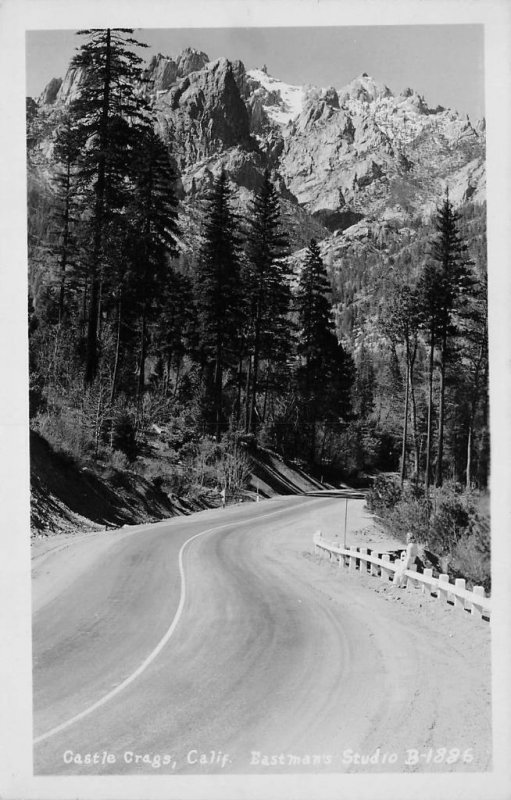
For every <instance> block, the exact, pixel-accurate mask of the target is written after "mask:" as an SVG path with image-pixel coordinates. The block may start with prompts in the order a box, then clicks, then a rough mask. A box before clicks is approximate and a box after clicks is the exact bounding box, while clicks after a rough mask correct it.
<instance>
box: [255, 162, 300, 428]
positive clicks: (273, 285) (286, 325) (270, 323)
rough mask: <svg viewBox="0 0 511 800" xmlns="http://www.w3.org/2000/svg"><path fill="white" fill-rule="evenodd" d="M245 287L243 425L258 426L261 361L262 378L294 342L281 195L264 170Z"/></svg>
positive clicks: (282, 363)
mask: <svg viewBox="0 0 511 800" xmlns="http://www.w3.org/2000/svg"><path fill="white" fill-rule="evenodd" d="M250 212H251V213H250V217H249V227H248V232H247V248H246V252H247V262H246V269H245V272H244V290H245V293H246V295H247V298H248V303H247V310H248V322H249V326H248V344H249V358H250V359H251V368H250V369H249V376H250V385H249V387H248V398H247V400H248V409H249V411H248V415H247V417H248V418H247V429H248V430H249V431H251V432H253V431H254V430H255V427H256V398H257V394H258V392H259V389H260V365H261V362H263V361H265V362H266V365H267V367H266V377H265V384H266V385H268V383H269V380H270V373H272V372H273V373H278V371H279V368H280V369H282V368H283V367H285V365H286V364H287V362H288V359H289V354H290V350H291V344H292V336H291V330H290V328H291V324H290V320H289V310H290V303H291V288H290V270H289V267H288V265H287V263H286V261H285V260H284V258H285V256H286V255H287V253H288V243H287V237H286V235H285V232H284V231H283V229H282V225H281V218H280V208H279V201H278V197H277V192H276V190H275V187H274V186H273V184H272V183H271V181H270V176H269V172H268V170H266V171H265V173H264V177H263V183H262V186H261V188H260V190H259V191H258V193H257V194H256V196H255V198H254V201H253V203H252V205H251V208H250Z"/></svg>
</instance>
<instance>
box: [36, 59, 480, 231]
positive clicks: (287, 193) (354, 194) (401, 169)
mask: <svg viewBox="0 0 511 800" xmlns="http://www.w3.org/2000/svg"><path fill="white" fill-rule="evenodd" d="M80 82H81V73H80V70H73V69H70V70H68V73H67V74H66V76H65V77H64V80H63V81H61V82H60V81H59V80H57V79H54V80H53V81H51V82H50V84H49V85H48V86H47V87H46V89H45V90H44V92H43V93H42V95H41V97H40V98H39V101H38V108H39V114H40V116H41V119H45V120H46V125H45V128H44V129H45V131H48V130H49V129H51V124H48V123H51V117H52V114H54V113H57V111H58V109H59V108H62V106H63V105H64V104H66V103H68V102H69V101H70V100H71V99H72V98H73V97H75V96H76V95H77V94H78V92H79V88H80ZM141 90H142V91H145V92H146V93H147V96H148V97H149V99H150V100H151V102H152V103H153V106H154V110H155V113H156V119H157V128H158V130H159V132H160V133H161V135H162V137H163V138H164V140H165V141H167V142H168V143H169V147H170V148H171V151H172V154H173V158H174V162H175V165H176V171H177V173H178V177H179V192H180V195H181V199H182V201H183V206H182V208H183V213H184V214H185V215H186V214H187V213H192V214H193V211H190V210H191V209H193V204H194V198H197V197H199V196H200V195H201V194H202V193H203V192H204V190H205V189H206V188H207V187H208V186H209V184H210V183H211V180H212V176H213V175H214V174H215V173H216V172H217V171H218V170H219V169H220V167H223V168H224V169H225V170H226V171H227V173H228V174H229V177H230V178H231V180H232V181H233V182H234V184H235V186H236V187H237V195H238V202H239V204H240V207H246V204H247V203H248V201H249V200H250V198H251V196H252V195H253V192H254V190H256V189H257V187H258V185H259V182H260V180H261V175H262V173H263V171H264V169H265V168H266V167H268V168H269V169H270V170H271V173H272V177H273V179H274V180H275V182H276V184H277V186H278V188H279V192H280V194H281V197H282V199H283V203H284V205H285V208H286V215H287V218H288V226H289V227H290V230H291V232H292V241H293V242H294V244H295V245H296V246H299V245H300V244H303V242H304V237H306V236H307V235H309V234H311V235H314V236H316V237H317V238H319V239H325V240H326V239H327V238H328V237H329V236H331V235H332V234H334V235H337V236H338V235H339V232H342V231H344V230H346V231H349V230H350V229H351V227H352V226H357V225H360V224H361V222H362V221H364V224H366V225H369V226H371V225H373V224H375V221H376V220H379V221H380V222H381V221H382V220H384V221H386V222H390V221H394V223H395V224H396V225H398V227H399V226H401V227H403V226H406V225H407V224H408V221H409V220H410V219H412V218H414V217H417V216H428V215H430V214H431V212H432V211H433V210H434V208H435V207H436V205H437V203H438V201H439V199H440V198H441V196H442V193H443V191H444V189H445V187H446V186H448V187H449V191H450V194H451V197H452V199H453V201H454V202H455V203H456V204H463V203H466V202H468V201H470V202H473V203H474V202H475V203H480V202H483V201H484V197H485V168H484V158H485V125H484V121H481V122H478V123H476V124H474V125H473V124H472V123H471V121H470V120H469V119H468V118H463V117H461V116H460V115H459V114H457V112H456V111H454V110H452V109H444V108H442V107H440V106H438V107H436V108H430V107H429V106H428V104H427V102H426V100H425V99H424V98H423V97H421V96H420V95H419V94H417V93H416V92H415V91H414V90H413V89H411V88H406V89H405V90H404V91H403V92H401V94H398V95H394V94H393V93H392V91H391V90H390V89H389V88H388V87H387V86H385V85H384V84H381V83H378V82H377V81H376V80H374V79H373V78H371V77H370V76H369V75H367V74H366V73H363V74H362V75H360V76H359V77H357V78H355V79H354V80H353V81H352V82H351V83H350V84H348V85H347V86H345V87H342V88H337V89H336V88H334V87H328V88H325V89H320V88H316V87H311V86H292V85H289V84H286V83H284V82H282V81H279V80H278V79H276V78H274V77H272V76H270V75H269V74H268V71H267V69H266V68H262V69H251V70H248V71H247V70H246V69H245V66H244V65H243V64H242V63H241V62H240V61H235V62H231V61H228V60H227V59H225V58H220V59H217V60H216V61H213V62H210V61H209V59H208V56H207V55H206V54H205V53H203V52H199V51H198V50H194V49H191V48H187V49H186V50H184V51H183V52H182V53H181V54H180V55H179V56H177V57H170V56H163V55H161V54H159V55H157V56H154V57H153V58H152V60H151V61H150V63H149V65H148V67H147V69H146V73H145V84H144V87H142V88H141ZM40 149H41V152H42V153H43V155H44V154H46V155H45V157H46V158H51V146H48V142H46V144H44V143H42V142H40ZM36 161H37V159H36ZM394 223H393V224H394ZM183 229H184V230H186V231H189V232H190V237H191V238H192V239H193V237H194V230H195V228H194V224H193V222H192V223H190V224H188V222H187V221H186V220H185V224H184V225H183ZM312 231H313V233H311V232H312ZM190 243H191V240H189V241H188V244H190ZM186 244H187V237H186V236H185V239H184V246H186Z"/></svg>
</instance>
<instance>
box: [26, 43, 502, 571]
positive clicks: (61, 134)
mask: <svg viewBox="0 0 511 800" xmlns="http://www.w3.org/2000/svg"><path fill="white" fill-rule="evenodd" d="M138 46H139V44H138V43H137V42H136V41H135V40H134V39H133V38H132V31H130V30H113V29H112V30H111V29H107V30H93V31H85V32H81V34H80V46H79V48H78V50H77V53H76V55H75V57H74V62H73V63H74V66H75V67H76V68H80V69H81V70H82V73H83V80H82V84H81V91H80V93H79V95H78V96H77V97H75V98H73V99H72V100H71V102H69V103H67V104H66V105H65V106H63V107H61V108H60V109H59V111H58V116H57V117H56V116H55V115H54V116H53V117H52V120H51V125H48V122H47V120H45V119H44V117H41V116H40V115H39V114H38V111H37V105H36V104H35V103H34V101H31V100H28V101H27V154H28V155H27V157H28V174H29V180H28V259H29V310H28V323H29V344H30V416H31V426H32V427H33V429H34V430H35V431H37V432H38V433H39V434H40V435H41V436H43V437H44V438H45V439H46V440H47V441H48V442H49V443H50V444H51V446H52V447H53V448H54V449H56V450H59V451H63V452H66V453H68V454H69V455H70V456H71V457H72V458H73V459H75V461H76V462H77V463H79V464H84V465H85V464H86V465H89V466H91V465H92V466H94V465H102V466H103V467H104V466H105V465H110V466H112V467H113V468H116V469H131V470H135V471H136V470H140V471H141V473H142V474H144V475H145V476H146V477H150V478H151V479H154V480H155V481H158V482H159V484H160V485H162V486H163V487H164V488H165V489H166V490H168V491H172V492H176V493H181V494H183V495H186V494H187V493H191V494H193V493H199V494H200V492H201V491H207V490H209V489H211V488H212V487H214V486H218V485H223V486H226V487H227V489H228V490H229V491H232V492H236V491H239V490H241V489H242V488H243V486H244V485H245V484H246V482H247V480H248V476H249V474H250V458H251V454H253V453H254V452H256V451H257V449H258V448H269V449H271V450H273V451H275V452H276V453H278V454H279V455H281V456H282V457H284V458H286V459H287V460H290V461H294V462H296V463H298V464H300V465H301V466H304V467H306V468H307V469H309V470H310V471H311V472H312V473H313V474H315V475H316V476H317V477H320V478H322V479H323V478H324V479H325V480H328V481H330V482H331V483H334V484H335V483H336V482H338V481H340V480H344V481H347V482H350V483H352V484H355V485H365V486H369V485H372V489H371V491H370V497H369V502H370V503H371V504H372V508H373V509H374V510H376V511H377V512H378V513H379V514H380V515H381V516H382V517H384V518H388V519H389V520H391V522H392V525H393V526H394V527H395V529H396V530H397V531H398V532H399V533H404V532H405V530H406V529H408V528H409V527H411V526H413V527H414V529H416V530H417V533H418V535H419V536H420V537H421V538H422V540H424V541H427V542H428V543H429V545H430V547H434V548H435V552H438V553H439V554H441V555H442V554H450V556H453V554H454V555H455V556H456V558H457V562H456V563H457V564H458V566H459V569H462V568H463V569H464V573H465V574H468V573H470V574H471V575H473V576H474V579H475V578H477V579H478V580H483V581H486V583H487V582H488V580H489V566H488V564H489V534H488V530H487V525H485V524H484V522H483V521H482V520H483V518H484V516H485V514H484V511H482V507H483V505H484V502H483V501H482V500H481V498H484V497H485V496H486V495H485V491H486V489H487V486H488V478H489V432H488V417H489V409H488V343H487V294H486V239H485V213H486V209H485V207H482V206H475V205H474V206H471V205H466V206H464V207H462V208H460V209H455V208H454V206H453V204H452V202H451V200H450V198H449V194H448V193H446V194H445V195H443V196H441V197H439V198H438V208H437V212H436V213H435V214H434V215H433V217H432V218H431V219H427V220H425V219H422V218H416V219H413V220H411V221H410V224H409V226H408V228H407V232H406V234H402V233H401V234H400V235H399V236H395V237H393V238H392V237H382V238H381V240H378V239H376V238H375V239H373V240H372V241H371V243H370V244H371V247H367V248H365V249H362V250H360V249H359V250H355V249H353V251H352V252H351V251H350V249H349V247H348V248H347V249H346V251H345V253H344V255H343V257H342V259H340V260H339V259H337V260H335V259H331V258H329V257H328V253H327V252H325V253H323V254H322V247H321V242H318V241H316V240H315V239H311V240H310V242H309V244H308V246H307V247H306V248H305V249H304V250H303V251H301V252H300V253H299V254H297V253H296V252H293V250H292V241H291V240H290V236H289V229H288V228H289V226H288V225H287V223H286V221H285V219H284V215H283V213H282V209H281V203H280V199H279V192H278V190H277V183H276V181H275V176H274V175H273V174H272V171H271V170H270V169H267V170H266V171H265V172H264V174H263V175H262V176H261V181H260V186H259V188H258V190H257V191H256V192H255V194H254V197H253V199H252V200H251V201H250V204H249V207H248V208H247V209H246V210H245V211H243V210H240V207H239V204H237V203H236V201H235V187H234V186H233V185H232V183H231V181H230V179H229V175H228V174H227V173H226V172H225V171H224V170H222V169H221V170H219V171H218V173H217V174H216V175H215V176H214V180H213V181H212V185H211V187H210V188H209V190H208V191H207V192H205V193H204V195H203V196H202V197H200V199H199V201H198V202H197V203H196V208H195V209H194V213H195V215H196V221H198V227H199V230H200V236H199V237H198V238H197V240H196V241H195V242H194V243H193V246H192V247H190V248H188V249H187V250H186V252H185V251H184V248H183V236H182V229H181V221H180V201H179V193H178V192H177V190H176V181H177V178H178V176H177V175H176V169H175V162H174V161H173V158H172V149H171V147H169V145H168V143H166V142H163V141H162V140H161V138H160V137H159V136H158V134H157V133H156V132H155V120H154V116H153V112H152V110H151V103H150V101H149V98H148V95H147V93H146V92H145V91H144V74H143V68H142V60H141V58H140V56H139V55H137V54H136V52H135V48H136V47H138ZM49 128H50V129H49ZM45 139H47V140H50V139H51V148H52V151H51V163H52V165H53V168H52V170H51V172H50V173H49V174H47V175H46V176H45V179H44V180H42V179H41V177H40V175H39V172H38V169H39V167H40V165H39V164H38V146H40V143H41V142H42V141H43V140H45ZM155 431H158V432H159V435H160V437H161V440H162V441H163V442H164V449H165V457H164V459H163V460H162V459H160V460H158V459H154V458H153V459H151V458H148V453H149V450H150V441H151V438H152V437H153V436H154V432H155ZM383 473H384V474H383ZM389 474H390V476H389ZM375 476H379V477H377V478H376V481H374V482H373V479H374V477H375ZM453 557H454V556H453ZM455 560H456V559H455ZM478 570H479V572H478Z"/></svg>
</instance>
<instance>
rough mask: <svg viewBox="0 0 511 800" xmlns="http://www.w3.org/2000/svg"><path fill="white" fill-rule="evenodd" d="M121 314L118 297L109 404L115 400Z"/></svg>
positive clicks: (120, 301) (120, 304) (120, 302)
mask: <svg viewBox="0 0 511 800" xmlns="http://www.w3.org/2000/svg"><path fill="white" fill-rule="evenodd" d="M121 314H122V300H121V298H119V300H118V302H117V326H116V327H117V330H116V335H115V360H114V372H113V375H112V389H111V391H110V405H113V402H114V400H115V392H116V390H117V376H118V373H119V354H120V350H121Z"/></svg>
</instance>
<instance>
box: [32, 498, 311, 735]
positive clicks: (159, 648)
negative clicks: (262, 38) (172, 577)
mask: <svg viewBox="0 0 511 800" xmlns="http://www.w3.org/2000/svg"><path fill="white" fill-rule="evenodd" d="M314 499H317V498H314ZM309 502H313V501H312V500H309V501H308V502H306V503H303V504H302V505H301V506H300V508H303V506H305V505H308V504H309ZM289 510H290V509H289V508H288V507H286V508H280V509H278V511H271V512H270V513H269V514H262V515H261V516H257V517H254V518H253V519H248V520H245V521H242V522H237V521H236V522H228V523H226V524H225V525H219V526H218V527H214V528H208V529H207V530H205V531H201V533H196V534H195V535H194V536H191V537H190V538H189V539H187V540H186V541H185V542H183V544H182V545H181V549H180V550H179V556H178V564H179V575H180V578H181V594H180V598H179V605H178V607H177V611H176V613H175V615H174V619H173V620H172V623H171V625H170V627H169V628H168V630H167V631H166V633H165V634H164V635H163V637H162V638H161V639H160V641H159V642H158V644H157V645H156V647H155V648H154V650H153V651H152V652H151V653H150V654H149V655H148V656H147V658H146V659H145V661H143V662H142V664H140V666H139V667H138V668H137V669H136V670H135V672H132V673H131V675H129V676H128V677H127V678H126V679H125V680H123V681H122V683H120V684H118V686H116V687H115V689H112V690H111V691H110V692H108V693H107V694H105V695H103V697H101V698H100V699H99V700H97V701H96V702H95V703H93V704H92V705H91V706H89V707H88V708H86V709H84V711H81V712H80V713H79V714H76V715H75V716H74V717H71V718H70V719H68V720H66V721H65V722H62V723H61V724H60V725H57V726H56V727H55V728H52V729H51V730H49V731H47V732H46V733H43V734H41V736H37V737H36V738H35V739H34V740H33V744H34V745H36V744H39V742H43V741H45V739H50V738H51V737H52V736H55V735H56V734H57V733H60V732H61V731H63V730H65V729H66V728H69V727H70V726H71V725H74V723H75V722H78V721H79V720H81V719H83V718H84V717H87V716H88V715H89V714H92V712H93V711H96V710H97V709H98V708H101V706H104V705H105V703H108V701H109V700H111V699H112V698H113V697H115V696H116V695H118V694H119V693H120V692H122V691H123V690H124V689H126V687H127V686H129V685H130V684H131V683H133V681H134V680H136V678H138V677H139V676H140V675H141V674H142V673H143V672H144V670H146V669H147V667H148V666H149V664H151V663H152V662H153V661H154V659H155V658H156V657H157V656H158V655H159V653H160V652H161V651H162V650H163V648H164V647H165V645H166V644H167V642H168V641H169V639H170V637H171V636H172V634H173V633H174V631H175V630H176V628H177V626H178V623H179V620H180V618H181V614H182V613H183V608H184V605H185V598H186V584H185V573H184V567H183V552H184V550H185V547H186V546H187V545H188V544H190V542H193V540H194V539H198V538H199V537H200V536H206V534H208V533H217V532H218V531H222V530H225V528H232V527H233V526H234V525H247V524H250V523H256V522H259V520H261V519H267V518H268V517H275V516H276V515H277V514H282V513H284V512H286V511H289Z"/></svg>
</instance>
